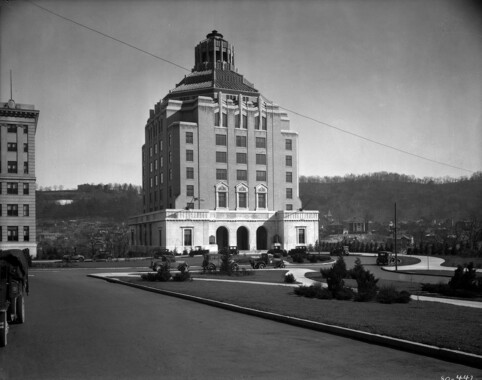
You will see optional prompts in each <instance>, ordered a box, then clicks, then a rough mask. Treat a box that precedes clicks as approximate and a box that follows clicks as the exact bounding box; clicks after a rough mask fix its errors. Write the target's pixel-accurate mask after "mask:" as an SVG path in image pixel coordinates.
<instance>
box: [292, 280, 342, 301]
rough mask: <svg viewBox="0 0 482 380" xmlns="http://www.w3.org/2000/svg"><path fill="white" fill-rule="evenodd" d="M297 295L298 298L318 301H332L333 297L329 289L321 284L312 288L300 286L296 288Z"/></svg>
mask: <svg viewBox="0 0 482 380" xmlns="http://www.w3.org/2000/svg"><path fill="white" fill-rule="evenodd" d="M295 294H296V295H298V296H303V297H308V298H318V299H332V298H333V296H332V294H331V292H330V291H329V290H328V289H325V288H323V287H322V286H321V284H320V283H315V284H314V285H310V286H304V285H302V286H298V287H297V288H295Z"/></svg>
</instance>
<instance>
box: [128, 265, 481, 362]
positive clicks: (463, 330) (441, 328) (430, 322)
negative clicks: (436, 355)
mask: <svg viewBox="0 0 482 380" xmlns="http://www.w3.org/2000/svg"><path fill="white" fill-rule="evenodd" d="M283 273H284V272H283V271H255V272H254V274H253V275H249V276H243V277H241V276H239V277H234V276H233V277H229V276H227V277H222V276H217V275H216V276H212V278H217V279H220V278H227V279H232V280H239V281H249V282H252V281H261V282H262V281H265V282H283V280H282V278H283ZM197 276H198V277H202V278H207V277H208V275H197ZM124 280H125V281H130V282H135V283H138V284H142V285H146V286H150V287H155V288H159V289H164V290H169V291H173V292H178V293H184V294H190V295H194V296H198V297H205V298H209V299H213V300H217V301H223V302H228V303H232V304H236V305H239V306H244V307H250V308H254V309H258V310H263V311H268V312H274V313H279V314H284V315H289V316H294V317H298V318H303V319H308V320H312V321H317V322H323V323H327V324H333V325H337V326H343V327H348V328H353V329H357V330H362V331H367V332H371V333H376V334H382V335H387V336H391V337H396V338H401V339H406V340H410V341H415V342H420V343H425V344H430V345H435V346H439V347H445V348H450V349H455V350H461V351H465V352H471V353H475V354H478V355H482V330H481V328H480V327H481V325H480V317H481V310H480V309H474V308H468V307H459V306H452V305H447V304H441V303H436V302H422V301H411V302H410V303H408V304H389V305H386V304H380V303H375V302H367V303H365V302H354V301H337V300H319V299H310V298H304V297H299V296H297V295H295V294H294V291H293V289H292V288H289V287H284V286H266V285H259V284H253V283H251V284H250V283H249V282H248V283H229V282H222V283H220V282H214V281H213V282H209V281H199V280H198V281H196V278H194V280H193V281H187V282H173V281H169V282H148V281H143V280H141V279H140V278H138V279H137V278H124ZM407 284H410V283H407ZM407 284H398V285H397V287H398V286H401V287H403V289H408V290H410V288H409V287H407V286H406V285H407ZM412 286H414V284H412Z"/></svg>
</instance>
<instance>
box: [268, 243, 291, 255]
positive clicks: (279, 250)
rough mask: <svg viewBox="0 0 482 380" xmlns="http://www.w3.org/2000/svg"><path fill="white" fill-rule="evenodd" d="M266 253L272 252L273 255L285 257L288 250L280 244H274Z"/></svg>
mask: <svg viewBox="0 0 482 380" xmlns="http://www.w3.org/2000/svg"><path fill="white" fill-rule="evenodd" d="M268 253H271V254H273V255H274V257H281V256H283V257H285V256H287V255H288V252H287V251H286V250H285V249H283V248H281V244H274V245H273V248H271V249H270V250H268Z"/></svg>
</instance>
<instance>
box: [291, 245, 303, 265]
mask: <svg viewBox="0 0 482 380" xmlns="http://www.w3.org/2000/svg"><path fill="white" fill-rule="evenodd" d="M307 253H308V248H307V247H306V246H305V245H298V246H296V247H295V248H293V249H290V251H289V252H288V254H289V255H290V256H291V258H292V259H293V262H295V263H302V262H303V261H304V259H305V258H306V254H307Z"/></svg>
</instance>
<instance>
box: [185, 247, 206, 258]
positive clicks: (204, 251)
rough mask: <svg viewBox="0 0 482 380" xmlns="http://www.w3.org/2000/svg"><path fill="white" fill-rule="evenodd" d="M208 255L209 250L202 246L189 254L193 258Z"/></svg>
mask: <svg viewBox="0 0 482 380" xmlns="http://www.w3.org/2000/svg"><path fill="white" fill-rule="evenodd" d="M206 253H209V249H205V248H203V247H201V246H200V245H197V246H195V247H194V248H193V249H191V252H189V256H191V257H192V256H194V255H205V254H206Z"/></svg>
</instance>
